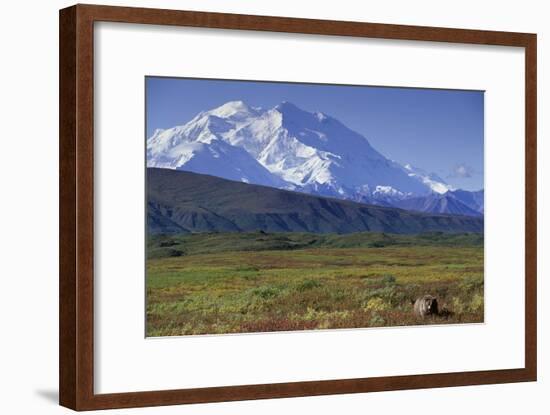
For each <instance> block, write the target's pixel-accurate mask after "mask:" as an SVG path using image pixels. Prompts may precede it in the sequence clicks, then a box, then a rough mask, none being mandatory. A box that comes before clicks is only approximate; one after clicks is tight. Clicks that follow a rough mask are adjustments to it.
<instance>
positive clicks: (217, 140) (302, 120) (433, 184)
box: [147, 101, 453, 206]
mask: <svg viewBox="0 0 550 415" xmlns="http://www.w3.org/2000/svg"><path fill="white" fill-rule="evenodd" d="M147 166H148V167H158V168H168V169H176V170H185V171H191V172H195V173H202V174H210V175H213V176H218V177H221V178H225V179H230V180H235V181H242V182H246V183H251V184H259V185H266V186H271V187H277V188H281V189H288V190H296V191H300V192H305V193H311V194H317V195H322V196H332V197H338V198H341V199H349V200H354V201H359V202H364V203H375V204H381V205H388V206H391V205H393V204H394V202H395V201H401V200H405V199H408V198H411V197H420V196H427V195H430V194H432V193H434V192H435V193H440V194H442V193H445V192H447V191H449V190H453V189H452V188H451V186H449V185H448V184H446V183H445V181H444V180H442V179H441V178H439V177H437V176H436V175H434V174H429V173H427V172H425V171H423V170H421V169H419V168H416V167H413V166H411V165H408V164H407V165H405V166H402V165H400V164H399V163H397V162H395V161H392V160H390V159H387V158H386V157H384V156H383V155H382V154H380V153H379V152H378V151H376V150H375V149H374V148H373V147H372V146H371V145H370V143H369V142H368V140H367V139H366V138H365V137H364V136H362V135H360V134H358V133H357V132H355V131H352V130H351V129H349V128H347V127H346V126H345V125H344V124H342V123H341V122H340V121H338V120H336V119H334V118H332V117H330V116H329V115H326V114H323V113H321V112H315V113H310V112H307V111H304V110H302V109H300V108H298V107H297V106H295V105H294V104H292V103H290V102H282V103H281V104H279V105H277V106H275V107H274V108H271V109H262V108H254V107H251V106H248V105H247V104H246V103H244V102H242V101H231V102H227V103H225V104H223V105H222V106H220V107H217V108H214V109H212V110H209V111H203V112H200V113H199V114H197V115H196V116H195V117H194V118H193V119H192V120H191V121H189V122H187V123H186V124H184V125H181V126H176V127H173V128H170V129H167V130H156V131H155V132H154V133H153V135H152V136H151V137H149V138H148V140H147Z"/></svg>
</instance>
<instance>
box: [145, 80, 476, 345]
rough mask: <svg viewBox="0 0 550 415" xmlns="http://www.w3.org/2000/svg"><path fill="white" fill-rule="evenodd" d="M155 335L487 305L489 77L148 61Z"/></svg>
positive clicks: (322, 324)
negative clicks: (181, 73)
mask: <svg viewBox="0 0 550 415" xmlns="http://www.w3.org/2000/svg"><path fill="white" fill-rule="evenodd" d="M145 82H146V146H145V147H146V163H147V177H146V199H147V200H146V206H147V208H146V211H147V218H146V230H147V237H146V241H147V242H146V245H147V246H146V252H147V256H146V310H147V311H146V313H147V315H146V335H147V336H148V337H157V336H180V335H200V334H225V333H250V332H272V331H292V330H314V329H342V328H347V329H350V328H369V327H390V326H415V325H425V324H453V323H481V322H483V321H484V284H483V282H484V278H483V275H484V239H483V238H484V233H483V231H484V181H483V158H484V155H483V150H484V92H483V91H464V90H436V89H421V88H396V87H378V86H354V85H325V84H307V83H288V82H255V81H235V80H214V79H188V78H171V77H147V78H146V80H145Z"/></svg>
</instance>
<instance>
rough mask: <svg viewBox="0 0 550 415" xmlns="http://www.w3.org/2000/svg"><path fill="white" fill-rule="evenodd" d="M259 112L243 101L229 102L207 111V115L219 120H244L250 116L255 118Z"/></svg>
mask: <svg viewBox="0 0 550 415" xmlns="http://www.w3.org/2000/svg"><path fill="white" fill-rule="evenodd" d="M258 113H259V111H258V110H257V109H254V108H251V107H249V106H248V105H247V104H246V103H244V102H243V101H229V102H226V103H225V104H223V105H221V106H219V107H218V108H215V109H213V110H211V111H208V114H209V115H214V116H216V117H220V118H233V119H244V118H247V117H251V116H257V115H258Z"/></svg>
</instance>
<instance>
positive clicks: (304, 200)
mask: <svg viewBox="0 0 550 415" xmlns="http://www.w3.org/2000/svg"><path fill="white" fill-rule="evenodd" d="M483 223H484V222H483V218H482V217H474V216H460V215H444V214H427V213H419V212H410V211H406V210H402V209H397V208H390V207H383V206H372V205H366V204H363V203H358V202H353V201H348V200H341V199H336V198H329V197H322V196H314V195H308V194H304V193H299V192H295V191H288V190H280V189H276V188H273V187H265V186H258V185H253V184H247V183H242V182H238V181H231V180H226V179H221V178H219V177H215V176H209V175H203V174H197V173H191V172H185V171H176V170H172V169H158V168H148V169H147V225H148V230H149V232H150V233H153V234H154V233H187V232H244V231H258V230H262V231H265V232H314V233H341V234H344V233H352V232H365V231H376V232H388V233H401V234H413V233H422V232H434V231H441V232H449V233H463V232H483Z"/></svg>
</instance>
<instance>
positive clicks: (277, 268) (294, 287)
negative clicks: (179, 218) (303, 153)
mask: <svg viewBox="0 0 550 415" xmlns="http://www.w3.org/2000/svg"><path fill="white" fill-rule="evenodd" d="M147 252H148V260H147V335H148V336H175V335H186V334H220V333H243V332H265V331H281V330H285V331H286V330H309V329H331V328H352V327H381V326H384V327H386V326H402V325H416V324H448V323H471V322H482V321H483V305H484V304H483V236H482V235H479V234H460V235H449V234H440V233H437V234H424V235H415V236H405V235H389V234H374V233H355V234H348V235H334V234H328V235H325V234H323V235H319V234H302V233H274V234H266V233H263V232H253V233H214V234H187V235H185V234H183V235H155V236H151V237H150V238H149V241H148V250H147ZM424 294H431V295H434V296H436V297H437V298H438V301H439V307H440V311H441V312H440V314H439V315H438V316H431V317H428V318H426V319H420V318H417V317H416V316H415V315H414V314H413V312H412V310H413V307H412V304H411V301H412V300H414V299H415V298H417V297H419V296H421V295H424Z"/></svg>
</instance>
